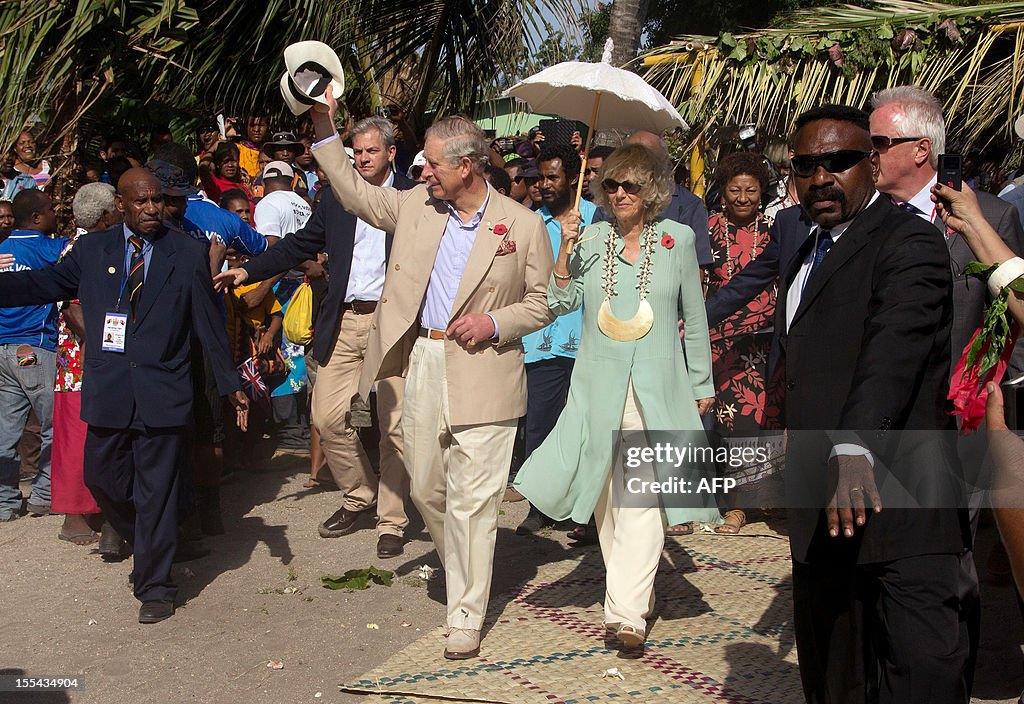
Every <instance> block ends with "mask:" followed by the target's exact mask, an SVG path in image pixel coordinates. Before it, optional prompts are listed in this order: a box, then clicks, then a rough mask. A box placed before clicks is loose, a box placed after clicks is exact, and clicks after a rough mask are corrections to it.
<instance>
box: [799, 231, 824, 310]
mask: <svg viewBox="0 0 1024 704" xmlns="http://www.w3.org/2000/svg"><path fill="white" fill-rule="evenodd" d="M830 249H832V233H831V232H830V231H829V230H823V231H822V232H821V233H820V234H819V235H818V243H817V245H816V246H815V247H814V256H813V257H812V258H811V268H810V269H808V270H807V276H806V277H804V285H803V288H802V289H801V290H800V293H801V295H802V294H803V289H806V288H807V282H808V281H810V280H811V277H812V276H814V272H815V271H817V269H818V267H819V266H821V262H822V261H823V260H824V259H825V255H826V254H828V250H830Z"/></svg>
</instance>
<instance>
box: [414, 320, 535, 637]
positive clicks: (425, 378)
mask: <svg viewBox="0 0 1024 704" xmlns="http://www.w3.org/2000/svg"><path fill="white" fill-rule="evenodd" d="M447 388H448V383H447V378H446V376H445V358H444V340H431V339H429V338H425V337H421V338H419V339H418V340H417V341H416V344H415V346H414V347H413V350H412V354H411V355H410V358H409V373H408V375H407V377H406V384H405V402H404V405H403V408H402V437H403V443H404V446H405V462H406V466H407V467H408V469H409V475H410V477H411V481H412V487H411V492H410V495H411V496H412V500H413V503H414V504H416V508H418V509H419V512H420V515H422V516H423V521H424V523H426V525H427V530H428V531H430V537H431V538H432V539H433V541H434V546H435V547H436V548H437V554H438V555H439V556H440V557H441V564H442V565H444V570H445V578H446V580H447V591H448V595H447V596H448V626H449V627H451V628H469V629H477V630H479V629H480V628H481V626H482V625H483V621H484V614H485V613H486V611H487V600H488V598H489V596H490V591H491V573H492V569H493V562H494V541H495V538H496V537H497V532H498V507H499V505H500V504H501V497H502V495H503V494H504V493H505V484H506V482H507V481H508V470H509V464H510V462H511V459H512V445H513V443H514V442H515V436H516V426H517V423H518V421H517V420H516V419H510V420H507V421H501V422H499V423H487V424H480V425H458V426H453V425H452V424H451V414H450V413H449V407H448V391H447Z"/></svg>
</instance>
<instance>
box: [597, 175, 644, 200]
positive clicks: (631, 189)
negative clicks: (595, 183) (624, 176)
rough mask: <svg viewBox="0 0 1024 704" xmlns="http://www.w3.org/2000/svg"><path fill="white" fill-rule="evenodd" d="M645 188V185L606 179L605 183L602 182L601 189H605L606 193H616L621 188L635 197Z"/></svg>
mask: <svg viewBox="0 0 1024 704" xmlns="http://www.w3.org/2000/svg"><path fill="white" fill-rule="evenodd" d="M643 187H644V184H642V183H633V182H632V181H616V180H614V179H610V178H606V179H605V180H604V181H601V188H603V189H604V192H605V193H615V192H616V191H617V190H619V189H620V188H621V189H622V190H624V191H625V192H626V193H628V194H629V195H631V196H635V195H636V194H637V193H639V192H640V189H642V188H643Z"/></svg>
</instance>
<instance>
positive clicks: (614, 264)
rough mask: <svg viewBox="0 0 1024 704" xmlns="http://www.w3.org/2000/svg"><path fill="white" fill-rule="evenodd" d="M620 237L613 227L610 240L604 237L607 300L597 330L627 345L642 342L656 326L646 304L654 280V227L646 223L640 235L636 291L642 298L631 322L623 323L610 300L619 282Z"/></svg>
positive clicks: (650, 309) (603, 303) (600, 314)
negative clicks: (614, 311) (641, 339)
mask: <svg viewBox="0 0 1024 704" xmlns="http://www.w3.org/2000/svg"><path fill="white" fill-rule="evenodd" d="M619 239H620V235H619V230H618V227H617V226H616V225H612V229H611V231H610V232H609V233H608V237H606V238H605V245H606V246H605V255H604V271H603V273H602V274H601V287H602V288H603V289H604V301H603V302H602V303H601V308H600V309H599V310H598V312H597V327H598V328H599V329H600V330H601V332H602V333H603V334H604V335H605V336H606V337H609V338H611V339H612V340H618V341H619V342H628V341H630V340H639V339H640V338H641V337H643V336H644V335H646V334H647V333H649V332H650V331H651V328H652V327H654V310H653V309H652V308H651V304H650V303H648V302H647V292H648V289H649V288H650V281H651V255H652V254H653V253H654V240H655V232H654V225H653V224H650V223H649V224H647V225H646V226H645V227H644V229H643V230H642V231H641V233H640V272H639V273H638V274H637V282H636V291H637V295H638V296H639V298H640V304H639V305H638V306H637V310H636V314H635V315H634V316H633V317H632V318H630V319H629V320H620V319H618V318H616V317H615V315H614V314H613V313H612V307H611V300H612V297H613V296H617V295H618V291H616V290H615V287H616V285H617V284H618V283H619V281H618V279H617V278H615V274H616V271H617V268H618V252H617V249H618V243H619Z"/></svg>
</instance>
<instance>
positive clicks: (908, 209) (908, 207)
mask: <svg viewBox="0 0 1024 704" xmlns="http://www.w3.org/2000/svg"><path fill="white" fill-rule="evenodd" d="M892 204H893V205H895V206H896V207H897V208H899V209H900V210H902V211H903V212H905V213H910V214H911V215H924V212H923V211H922V210H921V209H920V208H918V207H917V206H916V205H914V204H913V203H909V202H908V203H904V202H902V201H898V200H895V199H893V201H892Z"/></svg>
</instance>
